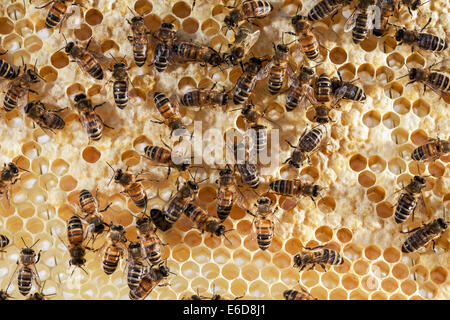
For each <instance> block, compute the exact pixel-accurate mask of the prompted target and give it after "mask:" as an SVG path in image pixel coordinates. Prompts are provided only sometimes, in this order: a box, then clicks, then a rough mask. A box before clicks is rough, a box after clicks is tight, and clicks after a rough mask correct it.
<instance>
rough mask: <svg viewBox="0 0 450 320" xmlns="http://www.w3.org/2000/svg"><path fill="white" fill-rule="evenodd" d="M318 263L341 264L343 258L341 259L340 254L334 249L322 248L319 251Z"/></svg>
mask: <svg viewBox="0 0 450 320" xmlns="http://www.w3.org/2000/svg"><path fill="white" fill-rule="evenodd" d="M319 255H320V257H319V259H318V260H319V261H318V262H319V263H326V264H331V265H341V264H343V263H344V259H342V257H341V255H340V254H339V253H337V252H336V251H334V250H330V249H323V250H322V251H321V252H320V253H319Z"/></svg>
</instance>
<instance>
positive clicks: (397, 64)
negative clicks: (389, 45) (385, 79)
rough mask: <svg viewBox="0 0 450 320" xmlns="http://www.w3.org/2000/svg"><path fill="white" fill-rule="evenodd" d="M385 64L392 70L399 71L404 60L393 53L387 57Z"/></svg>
mask: <svg viewBox="0 0 450 320" xmlns="http://www.w3.org/2000/svg"><path fill="white" fill-rule="evenodd" d="M386 63H387V65H388V66H389V67H391V68H393V69H400V68H402V67H403V66H404V64H405V58H404V57H403V56H402V55H401V54H400V53H398V52H394V53H391V54H390V55H389V56H387V58H386Z"/></svg>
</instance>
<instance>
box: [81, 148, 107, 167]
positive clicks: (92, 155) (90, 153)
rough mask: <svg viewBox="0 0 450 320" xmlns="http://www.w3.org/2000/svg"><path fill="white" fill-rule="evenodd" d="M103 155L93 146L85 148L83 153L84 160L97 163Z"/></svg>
mask: <svg viewBox="0 0 450 320" xmlns="http://www.w3.org/2000/svg"><path fill="white" fill-rule="evenodd" d="M101 155H102V154H101V153H100V151H98V150H97V148H95V147H91V146H89V147H86V148H84V150H83V153H82V157H83V159H84V161H86V162H89V163H96V162H97V161H98V160H99V159H100V157H101Z"/></svg>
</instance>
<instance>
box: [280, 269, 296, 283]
mask: <svg viewBox="0 0 450 320" xmlns="http://www.w3.org/2000/svg"><path fill="white" fill-rule="evenodd" d="M280 279H281V281H282V282H284V283H285V284H286V285H288V286H290V287H292V286H295V285H297V284H298V283H299V281H300V274H299V272H298V270H296V269H293V268H288V269H285V270H282V271H281V274H280Z"/></svg>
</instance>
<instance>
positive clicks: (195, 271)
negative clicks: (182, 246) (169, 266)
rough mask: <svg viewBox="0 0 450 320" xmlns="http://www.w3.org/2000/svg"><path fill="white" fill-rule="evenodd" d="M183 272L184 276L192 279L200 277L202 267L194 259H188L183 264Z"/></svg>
mask: <svg viewBox="0 0 450 320" xmlns="http://www.w3.org/2000/svg"><path fill="white" fill-rule="evenodd" d="M181 273H182V274H183V276H184V277H186V278H188V279H192V278H194V277H198V276H199V274H200V269H199V267H198V265H197V264H196V263H194V262H192V261H187V262H185V263H183V265H182V266H181Z"/></svg>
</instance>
